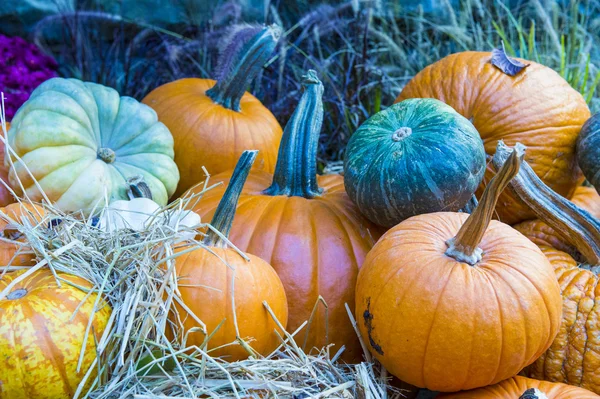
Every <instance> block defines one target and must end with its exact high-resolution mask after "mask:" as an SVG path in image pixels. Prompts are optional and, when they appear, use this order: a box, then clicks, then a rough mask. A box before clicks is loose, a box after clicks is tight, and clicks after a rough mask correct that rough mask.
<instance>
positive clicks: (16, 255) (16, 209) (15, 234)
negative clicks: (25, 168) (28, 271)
mask: <svg viewBox="0 0 600 399" xmlns="http://www.w3.org/2000/svg"><path fill="white" fill-rule="evenodd" d="M0 212H1V214H0V266H9V265H10V266H28V265H32V264H34V263H35V262H34V260H35V254H34V253H33V252H32V251H31V248H29V247H28V245H27V244H26V243H25V241H24V239H25V237H24V236H23V234H22V233H21V232H20V231H19V230H18V228H17V226H16V225H15V224H13V222H16V223H24V222H25V221H27V222H28V223H30V224H31V225H35V224H36V223H39V222H40V221H41V220H42V218H43V216H44V214H45V210H44V208H42V207H41V206H38V205H35V204H28V203H24V202H23V203H14V204H10V205H8V206H6V207H4V208H0ZM2 214H4V215H6V217H5V216H3V215H2Z"/></svg>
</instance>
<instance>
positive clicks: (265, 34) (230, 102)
mask: <svg viewBox="0 0 600 399" xmlns="http://www.w3.org/2000/svg"><path fill="white" fill-rule="evenodd" d="M280 35H281V28H280V27H279V26H277V25H271V26H266V27H264V28H263V29H262V30H260V32H258V34H256V35H255V36H254V37H252V38H251V39H250V40H248V42H247V43H246V44H245V45H244V46H241V48H239V49H237V52H236V54H234V55H233V57H227V58H233V59H234V61H233V65H231V66H230V67H229V68H227V66H221V67H222V68H226V69H227V70H226V72H225V74H224V76H223V77H222V78H221V79H219V80H218V81H217V83H216V84H215V85H214V86H213V87H212V88H210V89H209V90H207V91H206V95H207V96H208V97H210V99H211V100H213V101H214V102H215V103H217V104H220V105H222V106H223V107H225V108H228V109H231V110H233V111H238V112H239V111H240V100H241V99H242V96H243V95H244V93H245V92H246V88H247V87H248V85H249V84H250V82H251V81H252V80H253V79H254V78H255V77H256V76H258V74H259V72H260V71H261V69H262V67H263V65H265V63H266V62H267V61H268V59H269V57H270V56H271V53H273V50H274V49H275V46H276V45H277V41H278V40H279V36H280ZM234 40H236V39H235V38H234ZM234 51H235V50H234Z"/></svg>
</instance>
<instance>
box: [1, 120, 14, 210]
mask: <svg viewBox="0 0 600 399" xmlns="http://www.w3.org/2000/svg"><path fill="white" fill-rule="evenodd" d="M8 129H10V123H9V122H6V131H7V132H8ZM0 134H2V135H4V133H3V132H2V131H1V128H0ZM4 152H5V147H4V141H2V140H0V179H1V180H2V181H3V182H4V183H5V184H8V169H9V167H8V165H5V164H4ZM13 202H15V197H13V195H12V194H11V193H10V191H9V190H8V189H7V188H6V186H5V185H4V184H2V183H1V182H0V206H6V205H8V204H12V203H13Z"/></svg>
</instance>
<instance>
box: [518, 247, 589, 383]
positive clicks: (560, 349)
mask: <svg viewBox="0 0 600 399" xmlns="http://www.w3.org/2000/svg"><path fill="white" fill-rule="evenodd" d="M540 248H541V249H542V251H543V252H544V254H545V255H546V257H547V258H548V259H549V260H550V263H551V264H552V266H553V267H554V270H555V272H556V277H557V278H558V284H559V285H560V290H561V293H562V298H563V312H562V321H561V325H560V330H559V332H558V335H557V336H556V339H555V340H554V342H553V343H552V345H551V346H550V348H548V350H547V351H546V352H545V353H544V354H543V355H542V356H541V357H540V358H539V359H538V360H537V361H536V362H535V363H533V364H532V365H531V366H530V367H528V368H527V370H526V371H527V375H528V376H529V377H532V378H539V379H544V380H549V381H555V382H564V383H566V384H571V385H577V386H580V387H582V388H586V389H589V390H590V391H592V392H595V393H600V367H599V365H600V326H599V324H598V322H599V320H600V306H599V301H600V285H599V284H598V276H597V275H596V274H594V273H593V272H592V271H590V270H585V269H582V268H580V267H578V265H577V262H576V261H575V260H573V258H572V257H571V256H570V255H568V254H566V253H564V252H561V251H558V250H556V249H554V248H551V247H547V246H542V247H540Z"/></svg>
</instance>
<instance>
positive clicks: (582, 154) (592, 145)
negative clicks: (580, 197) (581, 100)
mask: <svg viewBox="0 0 600 399" xmlns="http://www.w3.org/2000/svg"><path fill="white" fill-rule="evenodd" d="M577 162H578V163H579V167H580V168H581V170H582V171H583V175H584V176H585V178H586V179H587V180H588V181H589V182H590V183H591V184H592V185H593V186H594V187H596V191H598V192H600V113H597V114H595V115H594V116H592V117H591V118H590V119H588V121H587V122H586V123H585V124H584V125H583V127H582V128H581V132H580V133H579V138H578V139H577Z"/></svg>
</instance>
